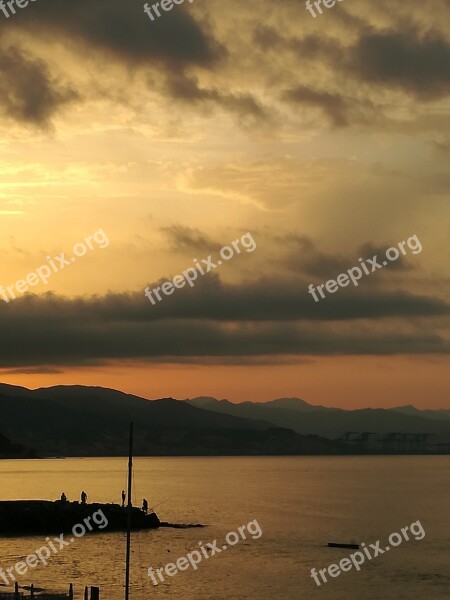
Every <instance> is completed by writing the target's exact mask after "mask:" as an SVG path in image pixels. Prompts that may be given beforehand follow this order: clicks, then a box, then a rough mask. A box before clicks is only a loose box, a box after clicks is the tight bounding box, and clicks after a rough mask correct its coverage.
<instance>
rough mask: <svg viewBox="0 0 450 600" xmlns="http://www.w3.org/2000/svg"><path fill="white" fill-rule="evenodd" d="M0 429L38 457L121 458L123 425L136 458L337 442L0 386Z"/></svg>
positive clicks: (175, 407)
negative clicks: (132, 439) (132, 426)
mask: <svg viewBox="0 0 450 600" xmlns="http://www.w3.org/2000/svg"><path fill="white" fill-rule="evenodd" d="M0 414H1V415H2V419H1V429H2V431H3V433H4V434H6V435H8V436H10V437H11V438H13V439H15V440H17V441H19V442H20V443H22V444H25V445H27V446H28V447H32V448H34V449H35V451H36V452H37V453H38V454H39V455H40V456H123V455H125V454H127V452H128V450H127V448H128V437H127V436H128V423H129V422H130V421H133V422H134V423H135V453H136V454H137V455H240V454H248V455H258V454H273V455H279V454H336V453H337V454H339V453H345V452H346V449H345V447H343V446H342V445H340V444H338V443H336V442H333V441H330V440H326V439H320V438H318V437H317V436H301V435H298V434H296V433H295V432H293V431H292V430H291V429H288V428H281V427H278V426H275V425H273V424H272V423H269V422H268V421H262V420H259V419H253V420H249V419H245V418H242V417H236V416H234V415H225V414H220V413H216V412H213V411H208V410H203V409H202V408H198V407H196V406H192V405H191V404H190V403H188V402H183V401H181V400H175V399H173V398H162V399H158V400H148V399H145V398H140V397H139V396H134V395H132V394H125V393H122V392H119V391H117V390H111V389H107V388H101V387H84V386H55V387H50V388H40V389H37V390H29V389H27V388H24V387H17V386H10V385H6V384H0Z"/></svg>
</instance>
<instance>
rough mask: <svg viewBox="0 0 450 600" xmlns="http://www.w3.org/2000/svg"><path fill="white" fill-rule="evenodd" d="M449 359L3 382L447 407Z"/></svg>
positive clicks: (160, 368) (192, 368)
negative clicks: (446, 374) (446, 376)
mask: <svg viewBox="0 0 450 600" xmlns="http://www.w3.org/2000/svg"><path fill="white" fill-rule="evenodd" d="M448 363H449V359H448V358H447V357H443V356H435V357H428V358H426V359H423V358H419V357H410V356H396V357H322V358H320V359H318V358H315V357H313V358H310V359H308V360H305V361H303V362H300V363H298V364H287V365H272V366H267V365H263V366H255V365H254V366H251V367H249V366H236V365H233V366H210V365H208V366H205V365H173V364H153V365H152V364H147V365H142V364H129V365H128V366H126V367H125V366H123V365H119V364H118V365H117V366H116V367H112V366H109V367H91V368H84V369H76V368H73V369H71V370H67V371H65V372H64V373H54V374H52V373H45V374H30V375H23V374H15V375H12V374H2V375H1V376H0V377H1V380H2V382H4V383H9V384H11V385H22V386H25V387H29V388H37V387H48V386H52V385H90V386H101V387H109V388H114V389H118V390H120V391H123V392H126V393H130V394H136V395H138V396H142V397H145V398H149V399H156V398H165V397H173V398H177V399H179V400H183V399H186V398H194V397H196V396H213V397H215V398H218V399H222V398H226V399H228V400H229V401H230V402H244V401H246V400H249V401H255V402H265V401H268V400H272V399H274V398H281V397H299V398H302V399H303V400H305V401H306V402H308V403H310V404H314V405H318V404H321V405H324V406H330V407H339V408H345V409H357V408H367V407H369V408H388V407H394V406H401V405H405V404H412V405H414V406H415V407H416V408H419V409H426V408H430V409H439V408H449V403H448V382H447V380H446V378H445V377H444V378H443V377H442V373H443V372H448V367H449V364H448Z"/></svg>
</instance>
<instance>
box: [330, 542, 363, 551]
mask: <svg viewBox="0 0 450 600" xmlns="http://www.w3.org/2000/svg"><path fill="white" fill-rule="evenodd" d="M328 548H350V550H359V544H339V543H338V542H328Z"/></svg>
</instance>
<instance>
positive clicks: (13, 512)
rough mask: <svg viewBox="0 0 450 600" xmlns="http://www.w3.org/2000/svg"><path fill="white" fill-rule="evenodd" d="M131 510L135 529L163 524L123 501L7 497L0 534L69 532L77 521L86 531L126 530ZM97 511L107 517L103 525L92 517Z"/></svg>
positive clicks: (2, 504)
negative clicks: (53, 500) (89, 502)
mask: <svg viewBox="0 0 450 600" xmlns="http://www.w3.org/2000/svg"><path fill="white" fill-rule="evenodd" d="M128 510H129V516H130V525H131V529H132V530H139V529H157V528H158V527H160V525H161V522H160V520H159V518H158V516H157V515H156V514H155V513H154V512H152V513H149V514H145V513H144V512H143V511H142V510H141V509H139V508H136V507H130V508H129V509H128V507H122V506H120V504H101V503H96V502H94V503H91V504H82V503H80V502H68V501H67V502H61V500H56V501H55V502H52V501H50V500H5V501H0V535H3V536H5V535H37V534H43V535H48V534H51V533H67V532H70V531H72V529H73V527H74V526H75V525H78V524H79V525H80V526H81V527H84V529H85V530H86V531H85V533H95V532H105V531H127V526H128ZM99 511H101V512H99ZM95 513H97V515H101V514H102V515H103V516H104V517H102V520H101V521H99V523H100V524H98V523H97V522H96V521H95V517H94V520H93V515H94V514H95ZM88 523H89V525H88Z"/></svg>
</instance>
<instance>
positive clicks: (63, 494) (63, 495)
mask: <svg viewBox="0 0 450 600" xmlns="http://www.w3.org/2000/svg"><path fill="white" fill-rule="evenodd" d="M61 502H67V496H66V495H65V493H64V492H63V493H62V494H61Z"/></svg>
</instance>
